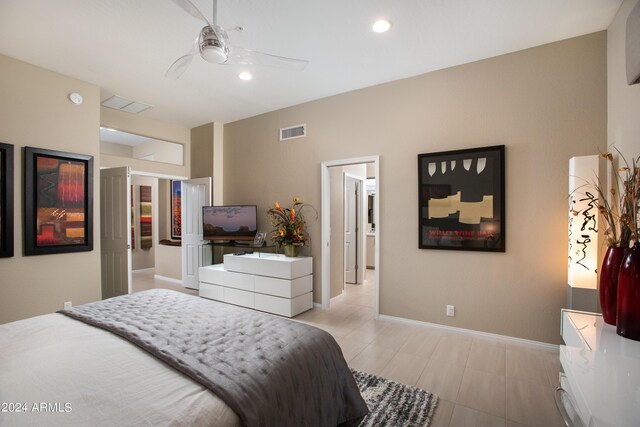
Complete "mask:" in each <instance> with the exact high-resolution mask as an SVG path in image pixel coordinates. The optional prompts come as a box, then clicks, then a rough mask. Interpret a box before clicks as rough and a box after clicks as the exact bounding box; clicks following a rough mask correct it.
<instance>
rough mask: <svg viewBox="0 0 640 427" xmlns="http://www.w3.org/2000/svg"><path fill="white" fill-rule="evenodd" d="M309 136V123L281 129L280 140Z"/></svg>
mask: <svg viewBox="0 0 640 427" xmlns="http://www.w3.org/2000/svg"><path fill="white" fill-rule="evenodd" d="M304 136H307V125H306V124H305V125H295V126H290V127H288V128H282V129H280V141H286V140H288V139H295V138H302V137H304Z"/></svg>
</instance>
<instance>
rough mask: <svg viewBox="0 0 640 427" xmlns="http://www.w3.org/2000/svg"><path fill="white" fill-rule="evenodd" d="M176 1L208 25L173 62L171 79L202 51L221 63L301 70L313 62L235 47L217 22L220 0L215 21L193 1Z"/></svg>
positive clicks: (204, 54)
mask: <svg viewBox="0 0 640 427" xmlns="http://www.w3.org/2000/svg"><path fill="white" fill-rule="evenodd" d="M172 1H173V2H174V3H175V4H176V5H178V6H180V8H182V9H183V10H184V11H185V12H187V13H188V14H189V15H191V16H193V17H195V18H197V19H199V20H201V21H203V22H204V23H205V24H206V25H205V26H204V28H202V30H200V35H198V38H196V40H195V42H194V43H193V46H191V50H190V51H189V52H188V53H187V54H186V55H183V56H181V57H180V58H178V59H176V61H175V62H174V63H173V64H171V66H170V67H169V69H168V70H167V72H166V73H165V76H166V77H168V78H171V79H174V80H175V79H178V78H179V77H180V76H181V75H182V74H183V73H184V72H185V71H186V70H187V68H188V67H189V64H191V60H192V59H193V57H194V56H195V54H196V53H199V54H200V56H201V57H202V59H204V60H205V61H208V62H212V63H215V64H220V65H230V64H253V65H266V66H270V67H277V68H285V69H290V70H296V71H301V70H303V69H304V68H305V67H306V66H307V64H308V63H309V61H306V60H304V59H294V58H287V57H284V56H277V55H271V54H268V53H264V52H258V51H255V50H250V49H244V48H240V47H237V46H232V45H231V43H229V36H228V35H227V32H226V31H225V29H224V28H222V27H220V26H219V25H218V24H217V12H218V0H213V20H212V21H211V22H209V21H208V20H207V18H206V17H205V16H204V15H203V14H202V12H200V10H199V9H198V8H197V7H196V6H195V5H194V4H193V3H191V1H190V0H172Z"/></svg>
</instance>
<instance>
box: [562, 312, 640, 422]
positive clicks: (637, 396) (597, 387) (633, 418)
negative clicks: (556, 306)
mask: <svg viewBox="0 0 640 427" xmlns="http://www.w3.org/2000/svg"><path fill="white" fill-rule="evenodd" d="M561 334H562V338H563V340H564V342H565V344H566V345H561V346H560V362H561V363H562V368H563V370H564V375H562V374H561V377H560V384H561V387H562V389H560V390H559V391H558V392H557V393H556V400H557V401H558V400H559V401H560V402H562V404H564V406H565V408H566V409H567V412H568V413H569V415H570V414H571V413H575V415H576V416H577V417H576V418H579V420H576V422H574V424H575V425H578V426H579V425H580V423H582V425H584V426H589V427H592V426H593V427H600V426H607V427H609V426H610V427H627V426H629V427H632V426H633V427H638V426H640V342H639V341H633V340H629V339H626V338H622V337H621V336H619V335H617V334H616V328H615V326H611V325H607V324H606V323H604V321H603V320H602V316H601V315H598V314H593V313H585V312H578V311H571V310H562V320H561ZM565 392H566V395H564V396H563V393H565ZM567 395H568V396H567ZM568 406H569V407H568ZM570 406H573V408H571V407H570ZM567 407H568V408H567ZM561 412H562V411H561ZM565 415H566V414H565Z"/></svg>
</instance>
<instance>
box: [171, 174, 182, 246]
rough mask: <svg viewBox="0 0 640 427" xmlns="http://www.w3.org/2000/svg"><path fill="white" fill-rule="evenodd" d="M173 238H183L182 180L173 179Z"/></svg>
mask: <svg viewBox="0 0 640 427" xmlns="http://www.w3.org/2000/svg"><path fill="white" fill-rule="evenodd" d="M171 238H172V239H173V240H180V239H181V238H182V181H171Z"/></svg>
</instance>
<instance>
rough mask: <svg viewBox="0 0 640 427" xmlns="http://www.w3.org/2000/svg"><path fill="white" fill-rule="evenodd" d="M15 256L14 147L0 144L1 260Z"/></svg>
mask: <svg viewBox="0 0 640 427" xmlns="http://www.w3.org/2000/svg"><path fill="white" fill-rule="evenodd" d="M12 256H13V145H12V144H5V143H1V142H0V258H10V257H12Z"/></svg>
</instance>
